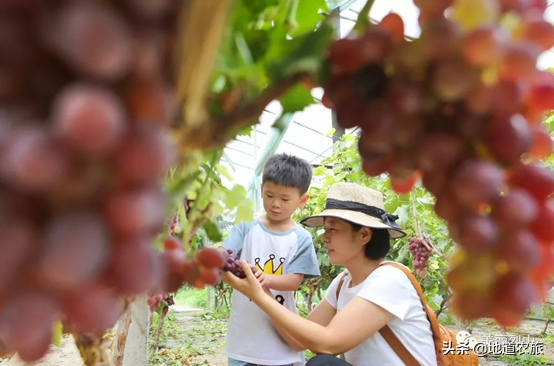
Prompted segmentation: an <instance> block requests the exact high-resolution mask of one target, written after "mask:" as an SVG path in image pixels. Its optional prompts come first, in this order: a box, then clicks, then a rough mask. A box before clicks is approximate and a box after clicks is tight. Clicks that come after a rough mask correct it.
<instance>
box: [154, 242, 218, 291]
mask: <svg viewBox="0 0 554 366" xmlns="http://www.w3.org/2000/svg"><path fill="white" fill-rule="evenodd" d="M162 259H163V263H164V264H165V272H166V278H165V286H164V287H163V291H164V292H167V293H172V292H176V291H177V290H178V289H179V288H180V287H181V285H182V284H184V283H186V284H188V285H191V286H193V287H195V288H198V289H201V288H204V287H205V286H215V285H217V283H218V282H219V279H220V277H221V269H222V268H223V266H224V264H225V257H224V255H223V253H220V252H219V251H218V250H217V249H214V248H202V249H200V250H199V251H197V252H196V254H195V255H194V257H193V258H191V257H189V256H187V255H186V253H185V251H184V246H183V242H182V241H181V240H180V239H178V238H176V237H169V238H167V239H166V240H165V242H164V250H163V252H162Z"/></svg>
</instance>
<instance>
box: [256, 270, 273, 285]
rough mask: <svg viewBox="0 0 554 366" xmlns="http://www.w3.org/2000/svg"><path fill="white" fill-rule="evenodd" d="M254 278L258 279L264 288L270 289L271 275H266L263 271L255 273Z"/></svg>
mask: <svg viewBox="0 0 554 366" xmlns="http://www.w3.org/2000/svg"><path fill="white" fill-rule="evenodd" d="M254 276H256V278H257V279H258V282H259V283H260V285H262V287H263V288H270V283H271V275H268V274H265V273H263V272H262V271H257V272H256V273H254Z"/></svg>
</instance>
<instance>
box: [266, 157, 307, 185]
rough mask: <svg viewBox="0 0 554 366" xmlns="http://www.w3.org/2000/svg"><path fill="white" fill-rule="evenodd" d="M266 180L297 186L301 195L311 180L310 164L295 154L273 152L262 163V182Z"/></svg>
mask: <svg viewBox="0 0 554 366" xmlns="http://www.w3.org/2000/svg"><path fill="white" fill-rule="evenodd" d="M267 181H271V182H273V183H275V184H278V185H281V186H286V187H294V188H298V190H299V191H300V195H303V194H304V193H306V192H308V189H309V188H310V183H311V182H312V166H311V165H310V163H308V162H307V161H306V160H304V159H301V158H299V157H296V156H292V155H287V154H275V155H273V156H271V157H270V158H269V159H267V162H266V163H265V165H264V171H263V174H262V184H263V183H265V182H267Z"/></svg>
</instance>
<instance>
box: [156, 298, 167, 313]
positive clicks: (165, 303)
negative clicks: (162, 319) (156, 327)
mask: <svg viewBox="0 0 554 366" xmlns="http://www.w3.org/2000/svg"><path fill="white" fill-rule="evenodd" d="M166 306H168V305H167V302H165V300H162V301H161V302H160V306H158V307H157V308H156V313H157V314H158V315H161V314H162V311H163V309H164V307H166Z"/></svg>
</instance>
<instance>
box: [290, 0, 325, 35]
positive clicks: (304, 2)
mask: <svg viewBox="0 0 554 366" xmlns="http://www.w3.org/2000/svg"><path fill="white" fill-rule="evenodd" d="M320 10H321V11H324V12H327V11H328V9H327V4H326V2H325V0H299V1H298V8H297V9H296V22H297V24H298V28H296V29H295V30H294V31H293V32H291V36H293V37H295V36H298V35H300V34H303V33H307V32H311V31H312V30H314V29H315V27H316V26H317V25H318V23H319V22H321V20H322V19H323V16H322V14H320V12H319V11H320Z"/></svg>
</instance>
